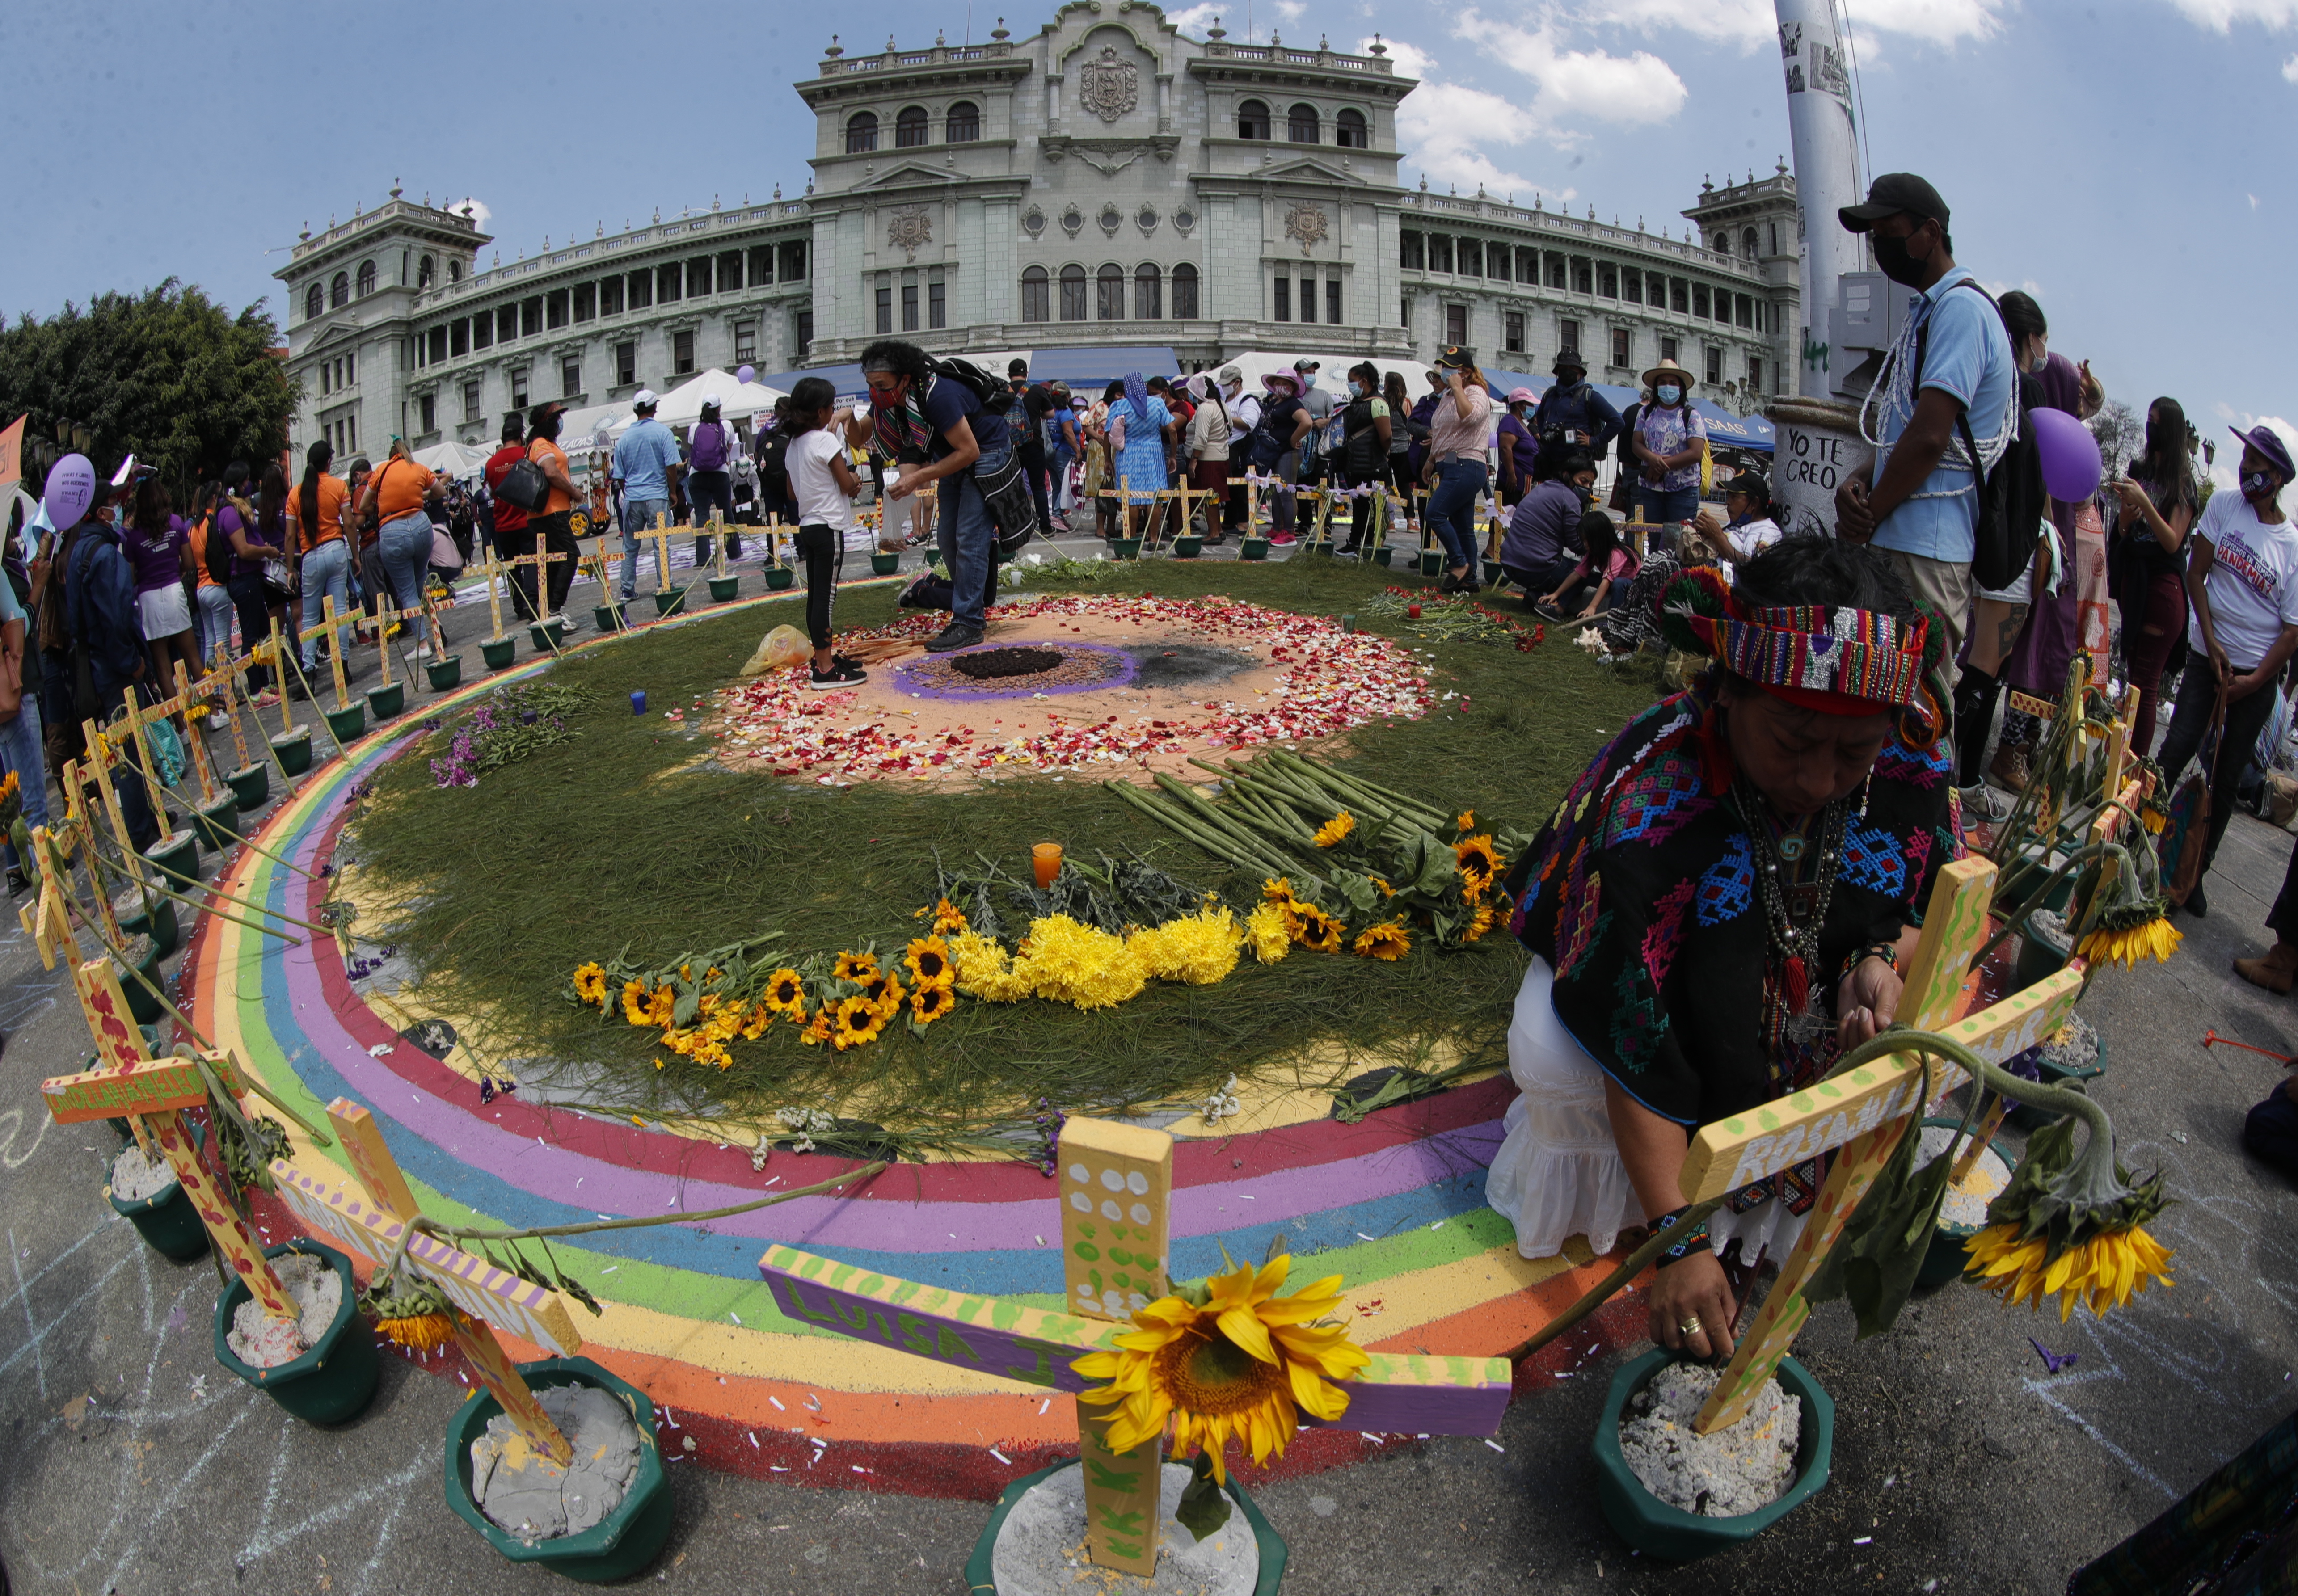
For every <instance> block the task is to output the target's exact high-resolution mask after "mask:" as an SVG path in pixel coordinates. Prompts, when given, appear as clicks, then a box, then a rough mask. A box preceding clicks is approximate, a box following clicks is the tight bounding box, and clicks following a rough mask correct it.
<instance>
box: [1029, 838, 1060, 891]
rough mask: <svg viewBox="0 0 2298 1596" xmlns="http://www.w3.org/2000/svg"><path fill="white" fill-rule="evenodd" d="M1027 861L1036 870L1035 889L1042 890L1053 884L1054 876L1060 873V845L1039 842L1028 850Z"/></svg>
mask: <svg viewBox="0 0 2298 1596" xmlns="http://www.w3.org/2000/svg"><path fill="white" fill-rule="evenodd" d="M1029 863H1030V864H1032V865H1033V866H1035V868H1036V870H1037V890H1038V891H1040V892H1043V891H1044V890H1045V889H1046V888H1048V887H1050V886H1052V885H1053V884H1054V877H1055V876H1057V875H1059V874H1061V873H1062V845H1061V844H1060V843H1058V842H1040V843H1039V844H1037V847H1035V848H1031V849H1030V850H1029Z"/></svg>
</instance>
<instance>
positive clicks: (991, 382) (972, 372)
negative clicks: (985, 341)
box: [926, 355, 1013, 416]
mask: <svg viewBox="0 0 2298 1596" xmlns="http://www.w3.org/2000/svg"><path fill="white" fill-rule="evenodd" d="M926 369H927V370H928V371H930V372H931V373H933V375H934V376H945V377H947V378H949V380H950V381H952V382H954V383H955V384H956V385H958V386H959V387H961V388H968V389H971V390H972V393H973V397H974V398H975V399H976V400H978V401H980V404H981V408H982V409H985V410H994V411H996V413H997V414H998V415H1000V416H1003V415H1004V413H1005V406H1006V401H1009V400H1010V399H1012V398H1013V389H1011V388H1009V387H1007V386H1006V385H1004V383H1001V382H999V381H998V380H997V379H996V377H994V376H990V375H989V374H988V372H987V371H984V370H983V369H982V368H980V367H979V366H977V365H975V364H974V363H973V362H972V361H971V360H966V359H964V358H963V356H959V355H928V356H927V357H926Z"/></svg>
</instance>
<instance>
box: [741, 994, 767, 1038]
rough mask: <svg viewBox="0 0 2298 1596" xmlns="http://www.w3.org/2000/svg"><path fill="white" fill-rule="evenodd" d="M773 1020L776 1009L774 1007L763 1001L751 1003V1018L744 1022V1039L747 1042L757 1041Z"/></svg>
mask: <svg viewBox="0 0 2298 1596" xmlns="http://www.w3.org/2000/svg"><path fill="white" fill-rule="evenodd" d="M773 1022H774V1011H773V1008H772V1007H770V1006H769V1005H765V1004H763V1003H758V1004H753V1005H750V1014H749V1018H748V1019H747V1020H745V1021H743V1022H742V1039H743V1040H744V1041H746V1042H755V1041H756V1040H757V1039H758V1038H760V1037H762V1036H765V1034H766V1027H767V1026H769V1025H772V1024H773Z"/></svg>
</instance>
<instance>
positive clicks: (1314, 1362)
mask: <svg viewBox="0 0 2298 1596" xmlns="http://www.w3.org/2000/svg"><path fill="white" fill-rule="evenodd" d="M1292 1264H1293V1260H1292V1259H1291V1258H1290V1257H1287V1256H1285V1255H1283V1254H1280V1255H1278V1256H1277V1257H1276V1258H1273V1259H1271V1260H1269V1261H1268V1262H1267V1263H1265V1264H1262V1265H1261V1267H1260V1268H1259V1269H1254V1268H1253V1267H1252V1265H1251V1264H1246V1265H1244V1267H1243V1268H1241V1269H1237V1270H1236V1272H1235V1273H1233V1274H1228V1275H1220V1276H1217V1277H1215V1278H1213V1279H1211V1280H1209V1281H1207V1282H1206V1283H1205V1284H1204V1285H1203V1286H1198V1287H1194V1288H1193V1289H1191V1291H1190V1292H1189V1294H1186V1295H1180V1294H1177V1295H1173V1296H1169V1297H1162V1298H1160V1299H1159V1300H1158V1301H1156V1302H1152V1303H1150V1304H1148V1306H1146V1307H1145V1308H1143V1309H1142V1310H1141V1311H1139V1312H1138V1313H1136V1314H1135V1315H1134V1316H1133V1328H1132V1329H1131V1330H1129V1331H1128V1332H1127V1333H1125V1334H1123V1335H1120V1336H1118V1337H1117V1338H1116V1342H1115V1347H1116V1350H1114V1351H1110V1352H1087V1354H1086V1355H1085V1356H1084V1357H1082V1358H1079V1359H1077V1360H1073V1361H1072V1362H1071V1363H1070V1368H1072V1369H1076V1370H1077V1372H1078V1373H1079V1374H1081V1375H1083V1376H1085V1377H1087V1379H1096V1380H1107V1381H1108V1382H1109V1384H1108V1385H1104V1386H1102V1387H1100V1388H1099V1389H1098V1390H1094V1391H1084V1392H1079V1393H1078V1400H1079V1402H1091V1403H1093V1404H1095V1406H1099V1407H1107V1406H1110V1405H1112V1404H1115V1405H1116V1411H1115V1413H1114V1414H1113V1415H1112V1419H1111V1422H1110V1426H1109V1445H1110V1447H1111V1448H1112V1450H1113V1451H1131V1450H1132V1449H1133V1448H1134V1447H1137V1446H1138V1445H1140V1444H1141V1443H1143V1442H1145V1441H1147V1440H1150V1439H1152V1438H1153V1437H1155V1436H1158V1435H1162V1434H1163V1433H1164V1430H1165V1426H1166V1423H1167V1421H1168V1420H1170V1421H1171V1422H1172V1425H1173V1446H1174V1450H1175V1451H1176V1452H1180V1451H1186V1450H1187V1449H1189V1448H1190V1447H1193V1446H1199V1445H1202V1446H1203V1449H1204V1455H1205V1457H1206V1459H1207V1460H1208V1461H1209V1462H1210V1463H1211V1468H1212V1472H1213V1477H1214V1478H1215V1479H1217V1480H1220V1481H1223V1482H1226V1481H1227V1479H1228V1474H1227V1472H1226V1470H1225V1469H1224V1468H1223V1465H1222V1458H1221V1454H1222V1452H1223V1451H1225V1450H1226V1449H1227V1447H1228V1442H1229V1438H1230V1437H1231V1436H1232V1435H1234V1436H1236V1438H1237V1439H1238V1440H1240V1441H1242V1442H1243V1443H1244V1445H1245V1447H1246V1449H1247V1450H1248V1451H1251V1453H1252V1460H1253V1461H1254V1462H1255V1463H1261V1462H1263V1461H1265V1460H1267V1459H1268V1457H1269V1454H1270V1453H1271V1452H1275V1453H1276V1454H1277V1455H1278V1456H1279V1457H1282V1456H1283V1455H1284V1452H1285V1443H1286V1442H1287V1441H1289V1440H1291V1439H1292V1438H1293V1432H1294V1428H1295V1427H1296V1426H1298V1425H1299V1423H1300V1415H1299V1412H1298V1410H1299V1409H1302V1408H1305V1409H1307V1410H1309V1411H1310V1413H1311V1414H1313V1415H1315V1416H1316V1417H1317V1418H1323V1419H1327V1420H1329V1419H1335V1418H1339V1417H1340V1416H1341V1415H1342V1414H1343V1413H1344V1412H1346V1411H1347V1410H1348V1406H1349V1393H1347V1392H1345V1391H1343V1390H1342V1389H1341V1388H1340V1387H1339V1386H1337V1385H1332V1384H1330V1383H1329V1382H1331V1381H1335V1380H1345V1379H1349V1378H1351V1377H1353V1376H1355V1375H1356V1374H1357V1373H1358V1372H1359V1371H1360V1370H1361V1369H1364V1368H1365V1367H1366V1366H1367V1365H1368V1364H1369V1363H1370V1362H1371V1361H1372V1360H1371V1359H1369V1358H1368V1357H1367V1356H1366V1355H1365V1353H1364V1352H1362V1351H1361V1350H1360V1349H1359V1348H1358V1347H1357V1346H1356V1344H1354V1343H1352V1342H1351V1341H1350V1340H1349V1333H1348V1331H1347V1329H1346V1328H1345V1327H1342V1326H1339V1325H1318V1324H1316V1323H1314V1322H1313V1321H1315V1320H1317V1319H1322V1318H1324V1317H1325V1315H1326V1314H1327V1313H1329V1312H1330V1311H1332V1310H1333V1309H1334V1308H1335V1307H1337V1306H1339V1303H1340V1296H1339V1290H1340V1285H1341V1278H1340V1277H1339V1276H1338V1275H1329V1276H1327V1277H1326V1278H1324V1279H1321V1280H1316V1281H1312V1282H1310V1284H1309V1285H1307V1286H1302V1288H1301V1289H1300V1290H1299V1291H1298V1292H1296V1293H1294V1294H1293V1295H1291V1296H1289V1297H1279V1296H1277V1287H1278V1286H1282V1285H1284V1284H1285V1274H1286V1272H1287V1271H1288V1270H1289V1269H1291V1268H1292ZM1196 1296H1202V1297H1203V1299H1204V1300H1203V1301H1202V1302H1193V1301H1192V1300H1191V1298H1192V1297H1196Z"/></svg>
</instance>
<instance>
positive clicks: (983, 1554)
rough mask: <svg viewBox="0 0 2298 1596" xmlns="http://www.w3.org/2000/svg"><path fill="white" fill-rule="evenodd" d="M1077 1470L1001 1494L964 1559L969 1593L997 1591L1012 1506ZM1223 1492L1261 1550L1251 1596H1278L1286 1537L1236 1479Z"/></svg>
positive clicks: (1028, 1479)
mask: <svg viewBox="0 0 2298 1596" xmlns="http://www.w3.org/2000/svg"><path fill="white" fill-rule="evenodd" d="M1077 1467H1078V1463H1077V1460H1075V1459H1071V1460H1070V1461H1068V1462H1065V1463H1055V1464H1053V1465H1052V1466H1051V1467H1049V1468H1040V1469H1038V1470H1037V1473H1035V1474H1025V1475H1023V1476H1021V1478H1020V1479H1018V1480H1015V1481H1013V1483H1012V1484H1009V1485H1007V1486H1006V1487H1005V1489H1004V1491H1003V1492H1001V1493H999V1494H998V1497H997V1506H996V1508H995V1509H991V1511H990V1514H989V1524H988V1527H987V1528H985V1529H984V1530H983V1531H982V1532H981V1539H980V1540H979V1541H977V1542H974V1545H973V1555H972V1556H971V1557H970V1558H968V1559H965V1588H966V1589H967V1591H969V1592H976V1593H977V1596H978V1593H979V1592H984V1591H988V1592H996V1589H997V1582H996V1570H995V1567H994V1566H993V1565H994V1563H995V1561H996V1553H997V1532H998V1531H1000V1530H1002V1529H1004V1527H1005V1516H1006V1515H1007V1514H1008V1513H1011V1512H1012V1511H1013V1504H1014V1503H1016V1502H1018V1501H1021V1498H1022V1496H1023V1495H1024V1494H1025V1493H1027V1492H1028V1491H1029V1487H1030V1486H1032V1485H1034V1484H1037V1482H1038V1481H1039V1480H1042V1479H1047V1478H1050V1477H1051V1476H1054V1475H1056V1474H1059V1473H1060V1472H1061V1471H1062V1469H1064V1468H1077ZM1223 1489H1225V1490H1226V1491H1228V1496H1229V1500H1230V1501H1233V1502H1235V1503H1236V1505H1237V1507H1238V1508H1239V1509H1241V1510H1242V1511H1243V1512H1244V1521H1245V1523H1246V1524H1248V1525H1250V1526H1252V1539H1253V1542H1254V1544H1255V1545H1257V1546H1259V1547H1260V1549H1261V1577H1260V1578H1258V1579H1256V1580H1255V1581H1254V1582H1253V1585H1252V1596H1277V1591H1278V1590H1279V1589H1280V1588H1281V1587H1282V1586H1283V1585H1284V1584H1285V1561H1286V1559H1288V1558H1290V1557H1291V1555H1292V1551H1291V1549H1290V1548H1288V1547H1287V1546H1286V1545H1285V1537H1284V1536H1282V1535H1280V1534H1277V1530H1276V1527H1275V1526H1273V1525H1271V1524H1270V1523H1269V1518H1268V1516H1267V1515H1266V1514H1264V1513H1263V1512H1261V1507H1260V1504H1259V1503H1257V1502H1255V1501H1253V1500H1252V1496H1251V1495H1249V1494H1248V1493H1246V1491H1245V1488H1244V1486H1243V1485H1241V1484H1238V1483H1237V1479H1236V1476H1235V1475H1231V1476H1229V1478H1228V1484H1226V1485H1225V1486H1224V1487H1223Z"/></svg>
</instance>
